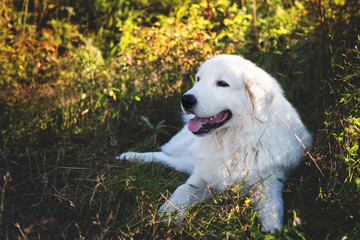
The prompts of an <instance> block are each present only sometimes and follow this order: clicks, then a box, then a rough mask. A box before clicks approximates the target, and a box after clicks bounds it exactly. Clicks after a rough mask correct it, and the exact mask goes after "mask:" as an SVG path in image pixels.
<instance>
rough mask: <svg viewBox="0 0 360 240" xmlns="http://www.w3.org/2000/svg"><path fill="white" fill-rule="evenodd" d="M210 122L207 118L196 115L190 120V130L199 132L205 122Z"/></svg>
mask: <svg viewBox="0 0 360 240" xmlns="http://www.w3.org/2000/svg"><path fill="white" fill-rule="evenodd" d="M207 122H208V119H207V118H199V117H194V118H193V119H190V120H189V123H188V129H189V131H190V132H197V131H199V129H200V128H201V126H202V125H203V124H206V123H207Z"/></svg>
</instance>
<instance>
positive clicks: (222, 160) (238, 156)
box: [195, 138, 247, 191]
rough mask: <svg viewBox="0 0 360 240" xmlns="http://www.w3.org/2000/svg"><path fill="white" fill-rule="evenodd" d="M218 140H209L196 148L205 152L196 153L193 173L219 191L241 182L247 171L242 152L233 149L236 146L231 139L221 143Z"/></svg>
mask: <svg viewBox="0 0 360 240" xmlns="http://www.w3.org/2000/svg"><path fill="white" fill-rule="evenodd" d="M218 139H219V138H218ZM218 139H216V138H213V139H211V138H209V139H207V141H202V143H201V145H202V146H198V148H197V149H205V150H202V151H198V152H197V163H196V167H195V172H196V174H198V175H199V176H200V177H201V178H202V179H203V180H205V181H206V182H207V184H208V185H209V187H211V188H212V189H214V190H217V191H220V190H224V189H226V188H228V187H229V186H230V185H232V184H234V183H238V182H240V181H241V180H243V179H244V177H245V175H246V174H247V171H246V161H245V159H246V156H243V155H244V151H243V150H242V151H239V149H235V148H236V144H235V143H234V141H233V140H232V139H231V138H227V140H228V141H226V140H223V141H222V142H220V141H218ZM245 155H246V154H245Z"/></svg>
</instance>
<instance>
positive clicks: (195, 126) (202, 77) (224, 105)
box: [181, 55, 282, 135]
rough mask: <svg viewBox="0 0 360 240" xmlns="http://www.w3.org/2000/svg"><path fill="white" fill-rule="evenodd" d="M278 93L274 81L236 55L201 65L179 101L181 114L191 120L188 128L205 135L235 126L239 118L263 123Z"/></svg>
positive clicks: (280, 91) (197, 133) (219, 57)
mask: <svg viewBox="0 0 360 240" xmlns="http://www.w3.org/2000/svg"><path fill="white" fill-rule="evenodd" d="M278 93H280V94H281V93H282V90H281V88H280V86H279V85H278V83H277V82H276V80H275V79H273V78H272V77H271V76H270V75H269V74H267V73H266V72H265V71H263V70H262V69H261V68H259V67H257V66H256V65H255V64H253V63H252V62H250V61H248V60H245V59H244V58H242V57H240V56H234V55H219V56H216V57H214V58H212V59H210V60H208V61H206V62H204V63H203V64H202V65H201V66H200V68H199V71H198V73H197V74H196V76H195V84H194V86H193V87H192V88H191V89H190V90H189V91H188V92H186V93H185V94H184V95H183V97H182V99H181V103H182V104H181V106H182V109H183V111H184V112H185V113H192V114H194V115H195V117H194V118H193V119H191V120H189V123H188V128H189V130H190V131H191V132H193V133H194V134H196V135H205V134H209V133H212V132H215V131H217V130H219V129H222V128H226V127H229V126H231V125H233V124H238V123H239V120H237V121H234V120H233V119H234V118H240V119H241V118H242V117H243V116H245V115H247V116H251V117H253V118H254V119H255V121H258V122H265V121H266V120H267V119H268V117H269V113H270V109H271V106H272V103H273V100H274V97H275V96H276V94H278Z"/></svg>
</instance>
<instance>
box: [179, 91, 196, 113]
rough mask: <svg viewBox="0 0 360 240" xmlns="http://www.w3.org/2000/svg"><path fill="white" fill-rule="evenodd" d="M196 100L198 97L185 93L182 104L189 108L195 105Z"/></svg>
mask: <svg viewBox="0 0 360 240" xmlns="http://www.w3.org/2000/svg"><path fill="white" fill-rule="evenodd" d="M196 102H197V101H196V98H195V96H194V95H192V94H184V95H183V96H182V98H181V104H182V106H183V107H184V109H186V110H189V109H191V108H192V107H193V106H195V104H196Z"/></svg>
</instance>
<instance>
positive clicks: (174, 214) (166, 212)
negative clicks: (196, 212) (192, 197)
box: [158, 201, 187, 222]
mask: <svg viewBox="0 0 360 240" xmlns="http://www.w3.org/2000/svg"><path fill="white" fill-rule="evenodd" d="M186 213H187V212H186V211H184V209H180V208H179V207H177V206H175V205H174V204H173V203H172V202H169V201H168V202H166V203H165V204H163V205H162V206H161V207H160V208H159V211H158V217H159V218H167V219H171V220H172V221H175V222H182V221H183V220H184V217H185V214H186Z"/></svg>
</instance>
